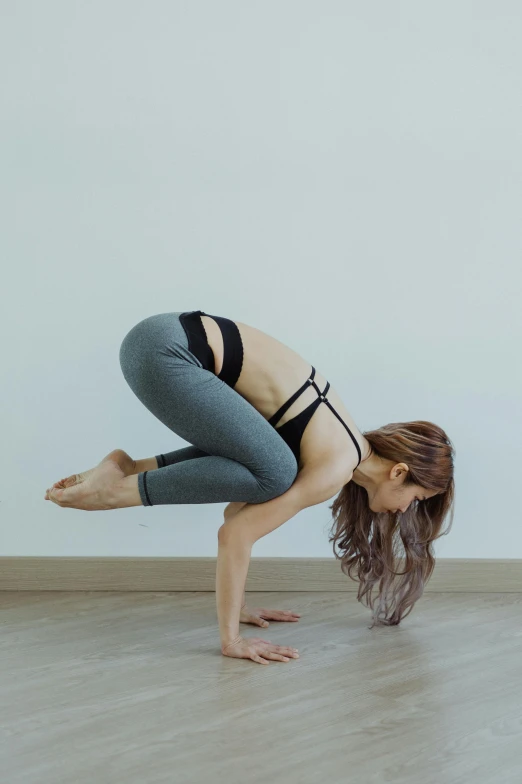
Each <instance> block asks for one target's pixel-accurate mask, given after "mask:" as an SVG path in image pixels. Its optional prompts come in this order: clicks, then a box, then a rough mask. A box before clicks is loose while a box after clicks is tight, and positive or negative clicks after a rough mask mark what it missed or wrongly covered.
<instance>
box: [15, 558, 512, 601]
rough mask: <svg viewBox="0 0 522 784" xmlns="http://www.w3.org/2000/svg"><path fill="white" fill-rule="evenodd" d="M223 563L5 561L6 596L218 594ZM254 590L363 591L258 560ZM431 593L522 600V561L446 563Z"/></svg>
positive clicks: (304, 569) (320, 563)
mask: <svg viewBox="0 0 522 784" xmlns="http://www.w3.org/2000/svg"><path fill="white" fill-rule="evenodd" d="M215 574H216V558H139V557H123V558H117V557H97V556H95V557H87V558H84V557H83V556H76V557H70V556H63V557H54V556H51V557H40V556H4V557H0V590H1V591H214V590H215V587H216V582H215V579H216V578H215ZM245 587H246V590H247V591H357V590H358V582H356V581H354V580H352V579H350V578H348V577H347V576H346V575H345V574H344V573H343V572H341V568H340V561H339V560H337V559H336V558H252V559H251V561H250V567H249V570H248V578H247V582H246V586H245ZM425 591H426V592H429V591H434V592H458V593H461V592H464V593H466V592H468V593H522V559H520V558H502V559H501V558H439V559H437V561H436V565H435V571H434V573H433V575H432V577H431V579H430V580H429V582H428V584H427V586H426V589H425Z"/></svg>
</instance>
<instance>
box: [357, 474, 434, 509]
mask: <svg viewBox="0 0 522 784" xmlns="http://www.w3.org/2000/svg"><path fill="white" fill-rule="evenodd" d="M403 465H404V464H402V463H399V464H398V465H397V466H394V468H393V469H392V471H391V472H390V473H391V475H392V476H391V478H388V479H387V480H386V481H384V482H381V484H380V485H379V486H378V487H377V490H376V491H375V492H374V494H373V496H372V497H371V498H370V499H369V500H370V509H371V510H372V512H378V513H382V512H403V513H404V512H406V510H407V509H408V507H409V506H410V504H412V503H415V502H416V501H425V500H426V499H427V498H433V496H434V495H437V493H436V492H435V491H433V490H426V488H424V487H421V486H420V485H406V486H405V485H404V479H405V478H406V474H407V472H406V471H405V470H404V469H402V468H400V466H403Z"/></svg>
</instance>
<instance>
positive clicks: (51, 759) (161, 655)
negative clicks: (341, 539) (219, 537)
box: [0, 592, 522, 784]
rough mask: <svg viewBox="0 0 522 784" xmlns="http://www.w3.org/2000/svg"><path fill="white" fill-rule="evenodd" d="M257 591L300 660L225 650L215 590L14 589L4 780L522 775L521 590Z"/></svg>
mask: <svg viewBox="0 0 522 784" xmlns="http://www.w3.org/2000/svg"><path fill="white" fill-rule="evenodd" d="M247 599H248V602H249V604H250V605H251V606H265V607H276V608H281V609H289V610H294V611H296V612H300V613H301V619H300V621H299V622H297V623H277V622H271V624H270V626H269V627H268V629H266V630H261V629H259V628H258V627H254V626H250V625H244V624H242V625H241V633H242V635H243V636H260V637H264V638H265V639H269V640H272V641H273V642H280V643H282V644H288V645H292V646H293V647H296V648H299V653H300V659H298V660H294V661H290V662H287V663H284V662H275V661H272V662H271V663H270V664H269V665H261V664H256V663H255V662H252V661H248V660H240V659H230V658H226V657H224V656H222V655H221V653H220V650H219V635H218V628H217V621H216V609H215V595H214V594H213V593H128V592H123V593H101V592H87V593H86V592H82V593H79V592H76V593H53V592H40V593H37V592H20V593H11V592H4V593H1V594H0V611H1V619H2V628H1V637H0V656H1V661H0V706H1V707H0V731H1V764H0V768H1V769H2V771H3V775H2V781H3V782H5V784H17V783H18V782H23V783H24V784H105V783H107V784H109V783H110V784H116V783H118V782H125V784H156V783H158V784H159V783H160V782H161V783H163V782H165V784H167V782H168V784H185V782H186V783H187V784H188V783H189V782H190V784H207V783H209V782H218V784H236V783H237V784H279V783H281V784H283V783H284V784H293V783H294V782H296V784H297V782H298V783H299V784H323V783H324V784H326V782H328V783H329V784H330V783H333V784H337V783H339V784H341V782H342V784H346V783H348V782H350V783H353V784H380V783H381V782H383V783H384V782H386V783H387V784H388V783H389V782H401V784H449V783H450V782H451V784H464V783H466V784H468V782H469V784H511V783H512V784H521V782H522V624H521V608H522V603H521V595H520V594H512V593H509V594H455V593H451V594H450V593H447V594H443V593H441V594H429V593H426V594H425V595H424V597H423V598H422V599H421V600H420V601H419V602H418V603H417V605H416V606H415V608H414V610H413V612H412V613H411V615H410V616H409V617H408V618H406V619H405V620H404V621H403V622H402V623H401V625H400V626H399V627H391V628H375V629H373V630H372V631H369V629H368V626H369V625H370V615H369V610H368V609H367V608H365V607H364V606H363V605H361V604H360V603H358V602H357V600H356V598H355V597H354V594H353V593H345V592H343V593H317V592H313V593H277V594H276V593H263V594H261V593H250V594H248V593H247Z"/></svg>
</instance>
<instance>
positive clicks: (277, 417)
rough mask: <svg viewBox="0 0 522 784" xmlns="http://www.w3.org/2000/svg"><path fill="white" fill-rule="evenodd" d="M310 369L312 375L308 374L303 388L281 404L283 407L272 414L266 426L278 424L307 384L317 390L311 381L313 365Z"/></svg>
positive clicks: (313, 373) (313, 371)
mask: <svg viewBox="0 0 522 784" xmlns="http://www.w3.org/2000/svg"><path fill="white" fill-rule="evenodd" d="M311 367H312V373H311V374H310V377H309V378H307V379H306V381H305V382H304V384H303V386H302V387H300V388H299V389H298V390H297V392H294V394H293V395H292V397H290V398H288V400H287V401H286V403H283V405H282V406H281V408H280V409H278V410H277V411H276V412H275V414H273V415H272V416H271V417H270V419H269V420H268V424H270V425H275V424H276V423H277V422H279V420H280V419H281V417H282V416H283V414H285V413H286V412H287V411H288V409H289V408H290V406H291V405H292V404H293V403H295V401H296V400H297V398H298V397H299V395H302V393H303V392H304V391H305V389H306V388H307V386H308V384H309V383H312V384H313V385H314V386H315V388H316V389H317V385H316V383H315V381H314V380H313V378H314V376H315V368H314V366H313V365H312V366H311Z"/></svg>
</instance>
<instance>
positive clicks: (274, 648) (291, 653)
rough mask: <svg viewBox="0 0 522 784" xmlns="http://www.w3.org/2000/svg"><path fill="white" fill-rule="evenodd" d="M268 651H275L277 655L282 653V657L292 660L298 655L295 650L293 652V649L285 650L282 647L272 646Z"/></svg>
mask: <svg viewBox="0 0 522 784" xmlns="http://www.w3.org/2000/svg"><path fill="white" fill-rule="evenodd" d="M270 650H271V651H277V653H282V654H283V656H292V657H293V658H298V657H299V653H298V651H297V650H295V651H294V649H293V648H286V647H284V646H282V645H274V646H272V648H271V649H270Z"/></svg>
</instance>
